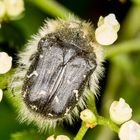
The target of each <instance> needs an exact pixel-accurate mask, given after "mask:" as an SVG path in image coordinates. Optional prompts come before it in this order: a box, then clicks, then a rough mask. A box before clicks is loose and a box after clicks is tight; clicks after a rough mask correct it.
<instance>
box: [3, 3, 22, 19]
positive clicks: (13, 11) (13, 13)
mask: <svg viewBox="0 0 140 140" xmlns="http://www.w3.org/2000/svg"><path fill="white" fill-rule="evenodd" d="M4 2H5V6H6V12H7V15H8V16H9V17H10V18H13V17H17V16H19V15H20V14H21V13H22V12H23V11H24V1H23V0H4Z"/></svg>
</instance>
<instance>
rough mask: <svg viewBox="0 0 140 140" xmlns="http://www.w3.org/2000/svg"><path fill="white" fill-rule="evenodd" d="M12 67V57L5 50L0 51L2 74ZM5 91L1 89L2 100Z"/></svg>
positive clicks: (0, 98)
mask: <svg viewBox="0 0 140 140" xmlns="http://www.w3.org/2000/svg"><path fill="white" fill-rule="evenodd" d="M11 67H12V57H10V56H9V55H8V54H7V53H5V52H0V74H5V73H7V72H8V71H9V70H10V69H11ZM2 96H3V91H2V90H1V89H0V101H1V100H2Z"/></svg>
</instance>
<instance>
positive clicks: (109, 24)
mask: <svg viewBox="0 0 140 140" xmlns="http://www.w3.org/2000/svg"><path fill="white" fill-rule="evenodd" d="M119 29H120V24H119V22H118V21H117V20H116V17H115V15H114V14H109V15H108V16H106V17H105V18H103V17H100V18H99V21H98V28H97V29H96V30H95V38H96V40H97V42H98V43H99V44H101V45H111V44H113V43H114V42H115V41H116V40H117V38H118V35H117V32H118V31H119Z"/></svg>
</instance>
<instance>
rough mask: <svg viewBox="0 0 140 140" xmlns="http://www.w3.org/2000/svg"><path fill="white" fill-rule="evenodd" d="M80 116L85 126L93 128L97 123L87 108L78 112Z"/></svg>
mask: <svg viewBox="0 0 140 140" xmlns="http://www.w3.org/2000/svg"><path fill="white" fill-rule="evenodd" d="M80 118H81V120H82V121H84V122H85V123H86V127H90V128H93V127H95V126H96V125H97V118H96V116H95V115H94V114H93V112H92V111H91V110H89V109H85V110H83V111H82V112H81V113H80Z"/></svg>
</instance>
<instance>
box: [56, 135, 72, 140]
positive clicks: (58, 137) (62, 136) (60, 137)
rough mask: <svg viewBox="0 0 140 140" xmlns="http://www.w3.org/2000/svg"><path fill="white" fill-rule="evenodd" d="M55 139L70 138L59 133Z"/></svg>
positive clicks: (64, 139)
mask: <svg viewBox="0 0 140 140" xmlns="http://www.w3.org/2000/svg"><path fill="white" fill-rule="evenodd" d="M56 140H70V138H69V137H67V136H65V135H59V136H57V137H56Z"/></svg>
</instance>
